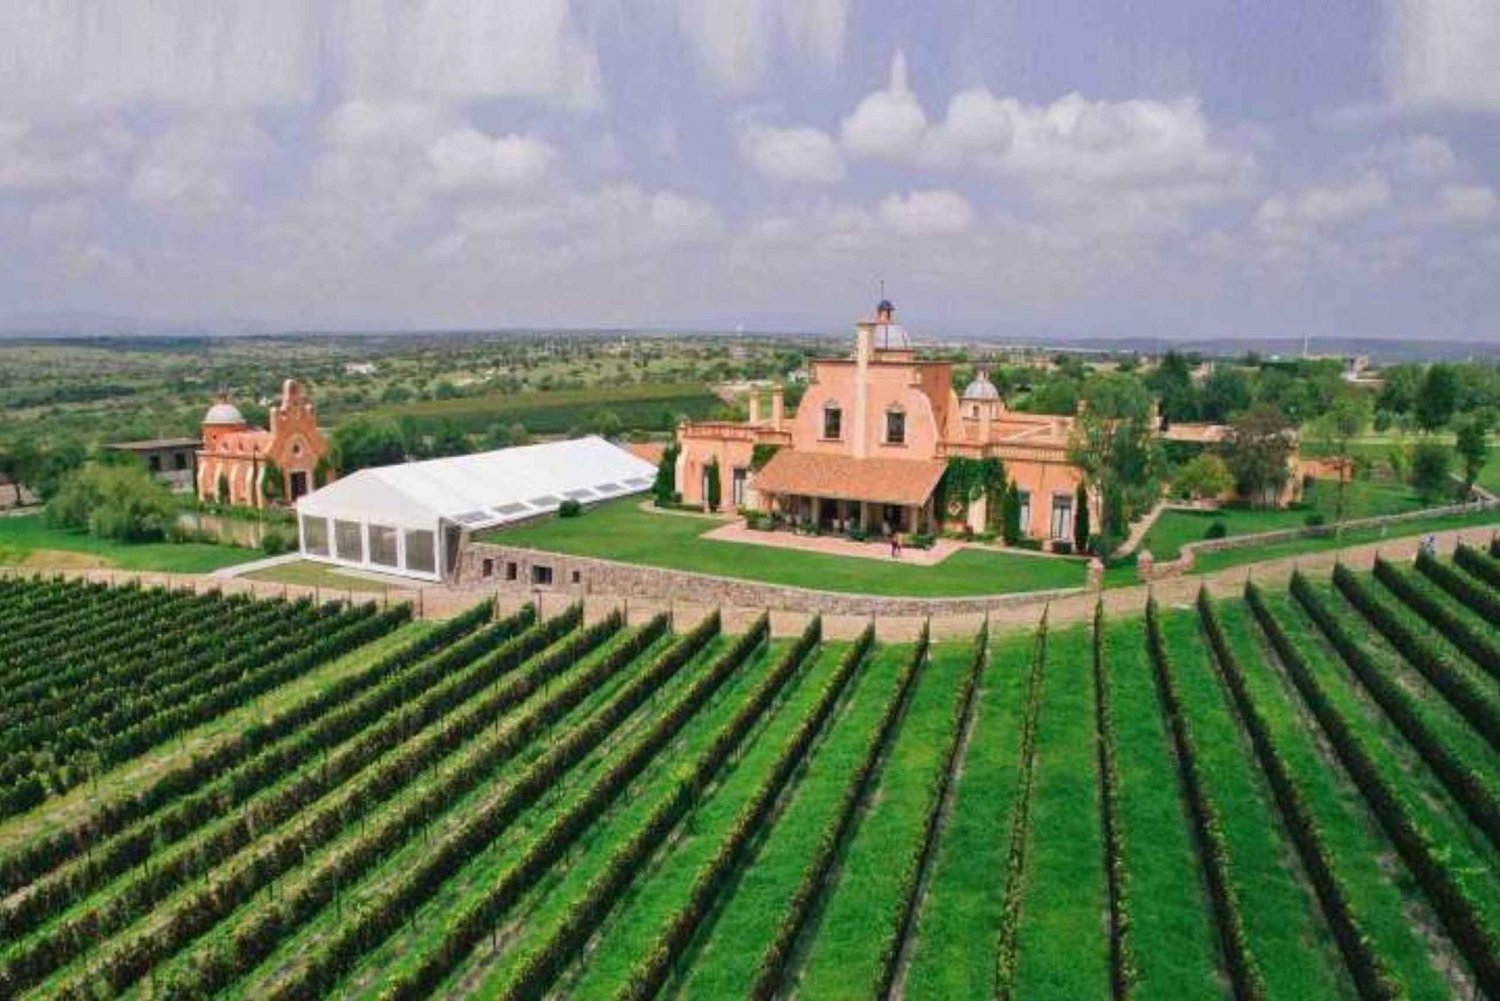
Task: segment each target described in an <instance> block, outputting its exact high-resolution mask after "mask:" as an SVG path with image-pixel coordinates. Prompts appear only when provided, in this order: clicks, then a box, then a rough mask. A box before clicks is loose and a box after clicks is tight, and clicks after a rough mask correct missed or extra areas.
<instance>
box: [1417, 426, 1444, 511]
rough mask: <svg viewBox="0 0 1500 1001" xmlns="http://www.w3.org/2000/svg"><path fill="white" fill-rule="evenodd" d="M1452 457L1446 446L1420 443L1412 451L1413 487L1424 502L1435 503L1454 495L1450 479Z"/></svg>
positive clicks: (1431, 442)
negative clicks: (1449, 468) (1449, 471)
mask: <svg viewBox="0 0 1500 1001" xmlns="http://www.w3.org/2000/svg"><path fill="white" fill-rule="evenodd" d="M1451 455H1452V453H1450V452H1449V451H1448V447H1447V446H1446V445H1441V444H1439V443H1438V442H1435V441H1419V442H1417V443H1416V444H1415V445H1414V446H1412V450H1411V485H1412V486H1413V487H1414V488H1416V491H1417V493H1419V494H1421V495H1422V497H1423V499H1424V500H1428V501H1433V500H1437V499H1439V498H1442V497H1445V496H1447V495H1449V494H1451V493H1452V486H1453V481H1452V480H1450V479H1449V478H1448V463H1449V461H1450V460H1451Z"/></svg>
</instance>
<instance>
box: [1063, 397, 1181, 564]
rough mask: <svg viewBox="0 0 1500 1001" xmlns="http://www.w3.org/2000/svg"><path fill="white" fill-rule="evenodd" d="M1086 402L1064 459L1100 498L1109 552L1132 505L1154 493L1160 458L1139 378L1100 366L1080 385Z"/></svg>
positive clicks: (1155, 491)
mask: <svg viewBox="0 0 1500 1001" xmlns="http://www.w3.org/2000/svg"><path fill="white" fill-rule="evenodd" d="M1083 398H1084V399H1085V400H1086V401H1087V403H1088V406H1087V407H1085V408H1083V409H1082V410H1081V412H1080V413H1079V414H1078V418H1077V420H1075V421H1074V422H1073V435H1072V437H1071V439H1070V440H1069V442H1068V459H1069V461H1070V462H1072V463H1073V464H1074V465H1076V466H1078V467H1079V468H1080V469H1081V470H1083V479H1084V483H1085V484H1087V485H1088V486H1089V487H1090V488H1092V489H1094V490H1095V491H1097V493H1098V495H1099V497H1100V500H1101V516H1100V521H1101V522H1102V526H1101V527H1102V532H1101V533H1100V534H1101V535H1102V536H1103V537H1104V541H1103V549H1104V551H1105V552H1109V551H1111V550H1112V549H1113V543H1114V542H1115V541H1117V540H1118V536H1119V535H1120V534H1122V532H1121V530H1122V528H1123V526H1124V525H1125V524H1126V523H1128V522H1129V520H1130V516H1131V512H1132V510H1133V509H1134V508H1135V507H1137V506H1139V505H1140V504H1142V503H1149V502H1150V500H1152V499H1154V498H1155V496H1156V493H1157V472H1158V469H1159V467H1160V464H1161V458H1160V448H1159V445H1158V443H1157V438H1156V429H1155V428H1154V427H1152V419H1151V396H1150V394H1149V393H1147V392H1146V388H1145V386H1144V385H1142V384H1141V382H1140V380H1138V379H1136V378H1135V377H1133V376H1130V375H1123V374H1121V373H1118V372H1101V373H1098V374H1096V375H1092V376H1090V377H1089V379H1088V381H1087V382H1085V383H1084V386H1083Z"/></svg>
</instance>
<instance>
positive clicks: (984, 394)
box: [964, 372, 1000, 400]
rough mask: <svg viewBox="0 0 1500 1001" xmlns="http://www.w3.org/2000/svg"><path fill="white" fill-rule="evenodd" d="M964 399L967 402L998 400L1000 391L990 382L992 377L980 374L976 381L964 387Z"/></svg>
mask: <svg viewBox="0 0 1500 1001" xmlns="http://www.w3.org/2000/svg"><path fill="white" fill-rule="evenodd" d="M964 399H966V400H998V399H1000V390H998V389H996V388H995V384H994V383H993V382H991V381H990V377H989V376H988V375H986V374H985V373H983V372H980V373H979V374H978V375H976V376H975V377H974V381H973V382H971V383H969V384H968V385H967V386H965V387H964Z"/></svg>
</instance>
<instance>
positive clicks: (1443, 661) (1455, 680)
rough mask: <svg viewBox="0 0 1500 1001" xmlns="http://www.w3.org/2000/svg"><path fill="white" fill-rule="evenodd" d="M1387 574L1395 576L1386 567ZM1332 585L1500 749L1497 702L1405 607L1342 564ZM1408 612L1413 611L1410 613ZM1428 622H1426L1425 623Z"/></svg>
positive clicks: (1334, 574) (1335, 574)
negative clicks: (1412, 620)
mask: <svg viewBox="0 0 1500 1001" xmlns="http://www.w3.org/2000/svg"><path fill="white" fill-rule="evenodd" d="M1387 574H1388V575H1389V576H1396V575H1395V574H1394V573H1392V571H1391V568H1390V567H1389V566H1387ZM1333 584H1334V586H1335V587H1337V588H1338V589H1339V592H1340V593H1341V594H1343V596H1344V597H1345V598H1346V599H1347V600H1348V602H1349V604H1351V605H1353V606H1354V607H1355V608H1357V609H1359V612H1360V614H1361V615H1363V616H1364V617H1365V621H1367V622H1369V623H1370V624H1371V625H1372V626H1374V627H1375V629H1376V630H1377V631H1378V632H1379V633H1380V635H1382V636H1384V637H1385V638H1386V639H1387V640H1389V641H1390V644H1391V646H1393V647H1395V648H1396V649H1397V650H1399V651H1400V652H1401V655H1402V656H1403V657H1405V658H1406V660H1407V662H1408V663H1409V664H1411V665H1412V666H1413V667H1415V668H1416V669H1417V670H1418V671H1420V672H1421V673H1422V676H1423V677H1425V678H1426V679H1427V680H1428V681H1430V682H1431V683H1432V687H1434V688H1436V689H1437V690H1438V691H1439V692H1442V693H1443V695H1444V696H1445V697H1446V698H1447V699H1448V701H1449V702H1450V703H1452V705H1453V708H1455V709H1457V710H1458V712H1459V715H1461V716H1463V718H1464V719H1466V720H1468V721H1469V722H1470V723H1471V724H1472V725H1473V726H1474V729H1475V730H1478V731H1479V735H1480V736H1481V737H1483V738H1484V739H1485V740H1487V741H1489V742H1490V746H1491V747H1496V748H1500V711H1497V709H1496V707H1495V703H1494V702H1493V701H1491V700H1490V699H1489V698H1488V697H1487V695H1486V694H1485V693H1484V692H1483V691H1481V690H1480V689H1479V688H1477V687H1475V685H1474V682H1473V680H1472V679H1471V678H1469V677H1468V676H1467V675H1465V674H1463V673H1461V672H1460V671H1458V670H1457V669H1456V668H1455V667H1454V665H1453V664H1452V663H1451V662H1450V661H1449V659H1448V658H1447V657H1444V656H1443V655H1442V654H1440V653H1438V652H1437V651H1436V650H1435V649H1433V646H1432V644H1431V643H1429V642H1428V637H1425V636H1423V635H1422V634H1421V631H1420V630H1419V629H1418V628H1417V627H1414V626H1413V625H1412V623H1410V622H1408V621H1404V616H1403V614H1402V611H1403V610H1402V609H1400V608H1399V606H1398V607H1392V606H1391V604H1389V603H1388V602H1385V601H1382V600H1381V599H1380V598H1379V597H1378V596H1376V594H1375V593H1374V589H1373V588H1370V587H1367V586H1366V585H1365V584H1364V582H1362V581H1361V580H1360V579H1359V577H1358V576H1356V575H1355V573H1354V572H1353V571H1352V570H1350V569H1349V568H1348V567H1346V566H1344V565H1343V564H1342V563H1340V564H1339V565H1337V566H1335V567H1334V568H1333ZM1407 614H1410V613H1409V612H1408V613H1407ZM1424 625H1425V624H1424Z"/></svg>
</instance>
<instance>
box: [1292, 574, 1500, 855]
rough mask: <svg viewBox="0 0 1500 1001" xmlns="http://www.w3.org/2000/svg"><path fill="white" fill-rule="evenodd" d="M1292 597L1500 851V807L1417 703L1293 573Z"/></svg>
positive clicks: (1301, 579)
mask: <svg viewBox="0 0 1500 1001" xmlns="http://www.w3.org/2000/svg"><path fill="white" fill-rule="evenodd" d="M1291 592H1292V596H1293V597H1294V598H1296V599H1297V601H1298V603H1299V604H1301V606H1302V607H1303V608H1304V609H1305V610H1306V611H1307V614H1308V617H1309V618H1311V619H1312V620H1313V622H1315V623H1317V626H1318V628H1319V629H1320V630H1322V632H1323V635H1324V636H1326V637H1328V642H1329V643H1331V644H1332V645H1333V648H1334V649H1335V650H1337V651H1338V652H1339V656H1341V657H1343V659H1344V661H1345V663H1347V664H1348V665H1349V667H1350V669H1351V670H1353V671H1354V674H1355V676H1356V677H1357V678H1359V681H1360V684H1362V685H1363V686H1364V688H1365V690H1366V691H1367V692H1369V693H1370V695H1371V697H1372V698H1374V700H1375V701H1376V702H1377V703H1379V705H1380V707H1381V709H1383V710H1385V713H1386V716H1387V717H1389V718H1390V720H1391V722H1392V723H1394V724H1395V725H1396V729H1397V730H1399V731H1401V734H1402V736H1404V737H1405V738H1406V739H1407V741H1408V742H1409V743H1410V744H1411V746H1412V747H1413V748H1415V749H1416V751H1417V753H1418V754H1420V755H1421V756H1422V760H1423V761H1425V762H1427V765H1428V767H1430V768H1431V769H1432V771H1433V773H1434V774H1435V775H1437V777H1438V779H1439V780H1440V781H1441V782H1442V783H1443V785H1444V786H1445V787H1446V788H1447V789H1448V791H1449V792H1450V793H1452V794H1453V798H1454V800H1456V801H1457V802H1458V805H1459V806H1461V807H1462V808H1463V810H1464V813H1466V814H1467V815H1468V817H1469V819H1470V820H1472V821H1473V822H1474V823H1475V825H1476V826H1478V828H1479V829H1480V830H1481V831H1483V832H1484V834H1485V836H1486V837H1487V838H1489V839H1490V843H1491V844H1493V845H1495V846H1496V847H1500V803H1497V802H1496V801H1495V798H1494V796H1493V795H1491V793H1490V791H1489V788H1488V787H1487V786H1486V785H1485V783H1484V782H1483V781H1481V779H1480V777H1479V776H1478V775H1477V774H1476V773H1475V772H1474V770H1473V769H1472V768H1471V767H1469V765H1468V764H1467V763H1465V762H1463V761H1461V760H1459V759H1458V758H1457V757H1456V756H1455V755H1454V754H1453V752H1452V751H1450V750H1449V748H1448V747H1447V746H1446V745H1445V744H1444V743H1443V742H1442V741H1441V740H1440V739H1439V738H1438V737H1437V736H1436V735H1435V734H1434V733H1433V732H1432V730H1431V729H1430V728H1429V727H1428V726H1427V723H1426V722H1425V721H1424V720H1423V718H1422V710H1421V708H1420V705H1419V703H1418V702H1417V700H1416V699H1415V698H1414V697H1413V696H1412V694H1411V693H1410V692H1408V691H1407V690H1406V689H1405V688H1403V687H1401V685H1400V684H1399V683H1397V682H1396V681H1395V680H1394V679H1393V678H1391V677H1390V675H1388V674H1386V673H1385V672H1384V671H1383V670H1381V669H1380V665H1378V664H1377V663H1376V662H1375V659H1374V658H1373V657H1372V656H1371V655H1370V651H1369V650H1368V649H1367V648H1366V647H1365V646H1364V645H1363V644H1362V643H1360V642H1359V641H1358V640H1357V639H1355V638H1354V637H1353V636H1352V635H1351V634H1350V633H1349V632H1348V631H1347V630H1346V629H1345V627H1344V625H1343V623H1341V622H1340V621H1339V620H1338V619H1337V618H1335V617H1334V615H1333V613H1332V612H1331V611H1330V610H1329V608H1328V607H1327V606H1326V605H1325V604H1324V603H1323V600H1322V599H1321V598H1320V597H1319V596H1318V594H1317V592H1316V591H1314V590H1313V588H1312V587H1311V585H1309V584H1308V583H1307V578H1305V577H1303V576H1302V575H1301V574H1300V573H1294V574H1293V575H1292V586H1291Z"/></svg>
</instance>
